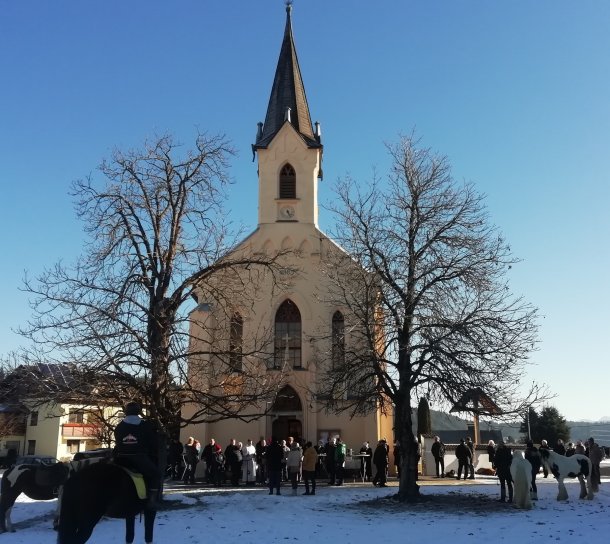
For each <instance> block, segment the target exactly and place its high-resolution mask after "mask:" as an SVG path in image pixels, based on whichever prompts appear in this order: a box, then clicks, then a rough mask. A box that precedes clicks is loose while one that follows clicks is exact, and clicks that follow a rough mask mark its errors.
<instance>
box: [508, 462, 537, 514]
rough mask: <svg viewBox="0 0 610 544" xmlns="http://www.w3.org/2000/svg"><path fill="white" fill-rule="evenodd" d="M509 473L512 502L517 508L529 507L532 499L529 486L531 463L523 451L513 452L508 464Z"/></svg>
mask: <svg viewBox="0 0 610 544" xmlns="http://www.w3.org/2000/svg"><path fill="white" fill-rule="evenodd" d="M510 475H511V476H512V478H513V485H514V497H513V502H514V503H515V506H516V507H517V508H524V509H526V510H529V509H531V507H532V499H531V496H530V487H531V485H532V465H531V463H530V462H529V461H528V460H527V459H525V457H523V453H522V452H520V451H516V452H515V453H513V460H512V463H511V464H510Z"/></svg>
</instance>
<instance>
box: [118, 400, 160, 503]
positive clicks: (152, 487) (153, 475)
mask: <svg viewBox="0 0 610 544" xmlns="http://www.w3.org/2000/svg"><path fill="white" fill-rule="evenodd" d="M124 412H125V418H124V419H123V420H122V421H121V422H120V423H119V424H118V425H117V426H116V427H115V429H114V440H115V444H116V445H115V448H114V457H115V462H116V463H117V464H118V465H121V466H123V467H125V468H127V469H129V470H133V471H134V472H139V473H140V474H142V476H143V477H144V482H145V483H146V490H147V506H148V507H149V508H151V507H153V506H154V505H155V502H156V499H157V495H158V494H159V485H160V481H161V475H160V472H159V467H158V462H157V459H158V455H159V445H158V438H157V432H156V429H155V428H154V426H153V425H152V423H151V422H150V421H147V420H144V419H142V418H141V417H140V413H141V412H142V407H141V406H140V404H139V403H137V402H135V401H132V402H129V403H127V405H126V406H125V410H124Z"/></svg>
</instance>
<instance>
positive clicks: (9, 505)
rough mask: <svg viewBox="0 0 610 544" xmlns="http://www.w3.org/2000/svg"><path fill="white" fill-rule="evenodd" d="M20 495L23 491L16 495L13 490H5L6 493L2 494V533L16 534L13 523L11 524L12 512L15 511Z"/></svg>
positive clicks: (0, 499)
mask: <svg viewBox="0 0 610 544" xmlns="http://www.w3.org/2000/svg"><path fill="white" fill-rule="evenodd" d="M20 493H21V490H20V491H19V493H16V492H14V491H13V490H12V489H11V490H7V489H5V490H4V493H2V497H0V533H4V532H6V531H9V532H11V533H14V532H15V529H13V523H12V522H11V511H12V510H13V505H14V504H15V501H16V500H17V497H18V496H19V494H20Z"/></svg>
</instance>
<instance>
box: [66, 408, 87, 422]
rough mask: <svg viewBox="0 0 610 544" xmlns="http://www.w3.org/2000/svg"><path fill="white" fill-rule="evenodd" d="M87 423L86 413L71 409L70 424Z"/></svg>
mask: <svg viewBox="0 0 610 544" xmlns="http://www.w3.org/2000/svg"><path fill="white" fill-rule="evenodd" d="M84 422H85V411H84V410H78V409H71V410H70V411H69V412H68V423H81V424H82V423H84Z"/></svg>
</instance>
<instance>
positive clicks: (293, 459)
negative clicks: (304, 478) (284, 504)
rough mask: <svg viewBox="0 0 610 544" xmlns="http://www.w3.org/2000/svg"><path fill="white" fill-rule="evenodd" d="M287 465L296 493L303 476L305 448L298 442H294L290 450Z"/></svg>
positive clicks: (294, 492)
mask: <svg viewBox="0 0 610 544" xmlns="http://www.w3.org/2000/svg"><path fill="white" fill-rule="evenodd" d="M286 466H287V468H288V474H289V476H290V483H291V484H292V494H293V495H296V494H297V486H298V485H299V479H300V476H301V468H302V466H303V450H302V449H301V446H299V444H298V442H293V443H292V447H291V449H290V451H289V452H288V457H287V459H286Z"/></svg>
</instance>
